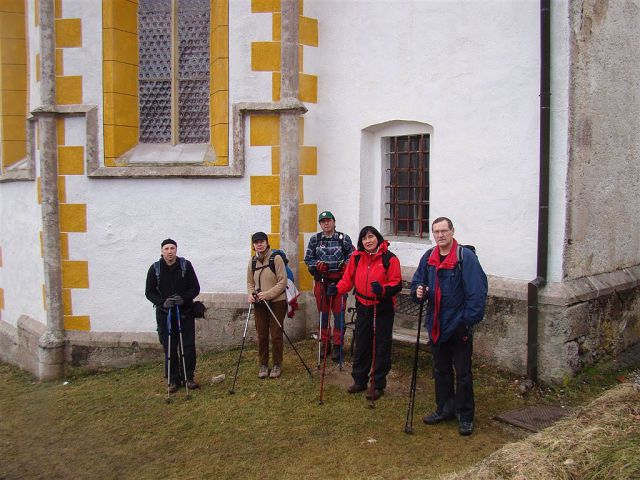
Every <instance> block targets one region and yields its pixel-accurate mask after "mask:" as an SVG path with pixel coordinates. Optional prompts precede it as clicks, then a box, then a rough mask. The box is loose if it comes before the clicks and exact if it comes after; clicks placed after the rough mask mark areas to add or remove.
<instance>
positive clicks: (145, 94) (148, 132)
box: [138, 0, 210, 145]
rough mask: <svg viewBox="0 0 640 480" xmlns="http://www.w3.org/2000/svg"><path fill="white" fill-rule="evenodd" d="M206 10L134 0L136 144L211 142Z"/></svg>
mask: <svg viewBox="0 0 640 480" xmlns="http://www.w3.org/2000/svg"><path fill="white" fill-rule="evenodd" d="M209 9H210V0H139V1H138V32H139V40H138V55H139V82H138V101H139V110H140V130H139V141H140V143H171V144H172V145H176V144H178V143H207V142H209V132H210V121H209V38H210V26H209V22H210V19H209V15H210V12H209Z"/></svg>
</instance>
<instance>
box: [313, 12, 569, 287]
mask: <svg viewBox="0 0 640 480" xmlns="http://www.w3.org/2000/svg"><path fill="white" fill-rule="evenodd" d="M305 12H306V14H308V15H310V16H313V15H314V14H316V15H317V18H318V19H319V33H320V41H319V43H320V46H319V48H318V49H317V53H315V54H314V53H312V54H311V55H307V54H306V52H307V50H305V68H306V66H308V65H310V63H311V65H313V66H312V67H311V69H314V68H317V71H318V75H319V92H318V95H319V103H318V107H317V109H316V110H315V112H310V113H309V114H308V115H307V118H306V120H305V122H306V123H307V125H308V126H311V125H313V126H314V127H315V128H317V130H318V133H317V140H318V149H319V165H318V173H319V178H318V179H317V180H316V181H315V182H313V183H315V184H316V185H317V188H318V189H319V191H320V192H322V194H323V196H324V197H325V198H326V197H329V199H330V200H331V201H332V202H333V204H335V207H334V209H335V210H337V211H338V212H339V213H338V214H337V216H338V218H339V223H340V224H341V226H342V227H343V229H344V230H345V231H346V232H348V233H352V234H353V235H355V234H356V233H355V232H357V231H358V230H359V227H361V226H362V225H361V223H363V220H364V219H367V218H372V219H377V218H380V216H381V214H380V205H381V203H382V202H381V199H380V190H374V191H371V192H369V191H367V192H365V191H363V190H362V185H361V184H360V178H361V176H362V175H365V174H366V173H367V172H365V171H363V170H364V169H367V168H374V169H377V168H378V165H379V153H377V152H375V151H374V153H373V154H374V158H371V159H370V161H369V162H367V161H366V159H365V160H363V161H362V164H361V141H362V132H363V130H364V129H366V128H367V127H370V126H372V125H377V124H379V123H382V122H387V121H392V120H402V121H417V122H422V123H426V124H429V125H431V126H432V127H433V135H432V137H431V172H430V175H431V187H432V188H431V215H432V218H434V217H435V216H439V215H445V216H449V217H451V218H452V220H453V221H454V224H455V226H456V233H457V237H458V238H459V239H460V241H462V242H463V243H472V244H474V245H476V247H477V249H478V252H479V255H480V258H481V260H482V263H483V266H484V267H485V269H486V271H487V273H490V274H492V275H497V276H503V277H510V278H517V279H530V278H533V277H534V276H535V247H536V235H537V233H536V232H537V200H538V198H537V197H538V193H537V180H538V141H539V134H538V132H539V127H538V125H539V113H538V112H539V96H538V95H539V65H540V63H539V48H540V47H539V41H540V40H539V2H536V1H524V0H521V1H514V2H502V1H482V2H480V1H470V2H459V1H441V2H436V1H412V2H396V1H366V0H361V1H333V0H317V1H307V2H305ZM556 35H557V34H556ZM314 63H315V64H314ZM562 75H566V74H561V75H559V77H558V78H556V84H557V83H564V84H566V81H564V80H563V77H562ZM565 78H566V77H565ZM562 86H563V88H564V85H562ZM312 115H315V116H316V118H315V119H313V120H312V118H311V116H312ZM556 120H562V118H559V117H556ZM565 138H566V137H565ZM561 149H562V146H561V145H556V146H555V153H558V151H559V150H561ZM374 150H375V149H374ZM336 172H339V174H336ZM307 183H309V184H312V182H311V181H309V182H307ZM305 185H306V184H305ZM562 191H563V189H562V186H561V185H558V182H556V183H555V184H554V198H555V199H557V198H558V197H562ZM330 192H331V193H330ZM333 192H338V193H337V194H335V195H334V194H333ZM305 193H306V192H305ZM361 195H362V196H363V197H364V198H360V196H361ZM338 202H339V203H338ZM327 203H328V202H327V201H325V202H322V201H320V202H319V208H320V209H323V208H325V207H326V208H331V206H332V205H327ZM366 205H369V207H368V212H363V210H365V209H366ZM553 220H554V222H555V223H554V226H555V229H554V230H553V235H555V237H554V238H557V237H561V234H560V233H559V232H561V231H562V229H561V228H558V225H559V224H560V223H561V222H563V218H557V217H554V218H553ZM392 248H393V245H392ZM421 248H423V246H420V247H418V248H417V250H420V249H421ZM398 250H399V253H400V255H399V256H400V260H401V263H402V264H404V265H411V264H414V265H415V264H417V261H416V259H418V258H419V255H417V252H416V248H415V247H410V246H403V245H398ZM405 252H406V253H405ZM498 253H499V254H498ZM553 260H554V262H555V264H558V263H559V259H558V258H556V257H553Z"/></svg>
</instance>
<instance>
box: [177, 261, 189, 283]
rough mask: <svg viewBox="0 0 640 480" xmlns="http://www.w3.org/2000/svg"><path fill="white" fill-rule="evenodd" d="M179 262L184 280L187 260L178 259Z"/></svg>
mask: <svg viewBox="0 0 640 480" xmlns="http://www.w3.org/2000/svg"><path fill="white" fill-rule="evenodd" d="M178 261H179V262H180V272H181V273H182V278H184V274H185V273H186V271H187V259H186V258H184V257H178Z"/></svg>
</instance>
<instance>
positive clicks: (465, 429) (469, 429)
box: [458, 421, 473, 437]
mask: <svg viewBox="0 0 640 480" xmlns="http://www.w3.org/2000/svg"><path fill="white" fill-rule="evenodd" d="M458 432H460V435H464V436H465V437H466V436H467V435H471V434H472V433H473V422H462V421H461V422H460V424H459V425H458Z"/></svg>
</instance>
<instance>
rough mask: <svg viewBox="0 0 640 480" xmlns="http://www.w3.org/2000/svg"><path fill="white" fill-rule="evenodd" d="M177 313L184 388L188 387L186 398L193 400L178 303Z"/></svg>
mask: <svg viewBox="0 0 640 480" xmlns="http://www.w3.org/2000/svg"><path fill="white" fill-rule="evenodd" d="M176 315H177V317H178V338H179V339H180V358H182V373H183V374H184V388H185V389H186V393H185V397H184V398H185V400H191V394H190V393H189V385H187V384H188V383H189V380H188V379H187V363H186V361H185V359H184V342H183V340H182V322H181V321H180V307H179V306H178V305H176Z"/></svg>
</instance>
